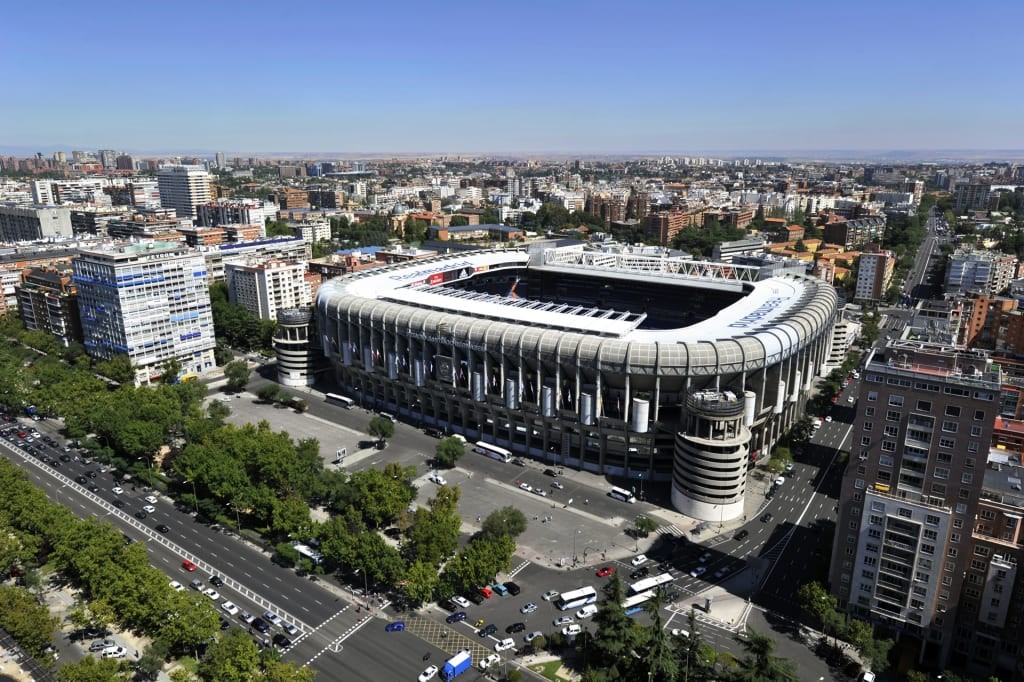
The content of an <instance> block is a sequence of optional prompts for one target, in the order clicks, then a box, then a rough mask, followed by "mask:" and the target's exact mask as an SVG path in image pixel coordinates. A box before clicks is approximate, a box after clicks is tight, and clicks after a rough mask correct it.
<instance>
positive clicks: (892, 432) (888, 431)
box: [882, 426, 900, 438]
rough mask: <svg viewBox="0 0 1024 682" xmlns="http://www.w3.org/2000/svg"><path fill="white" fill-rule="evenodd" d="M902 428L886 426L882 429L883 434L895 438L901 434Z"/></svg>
mask: <svg viewBox="0 0 1024 682" xmlns="http://www.w3.org/2000/svg"><path fill="white" fill-rule="evenodd" d="M899 432H900V429H899V427H898V426H886V427H885V428H883V429H882V434H883V435H885V436H888V437H889V438H895V437H896V436H898V435H899Z"/></svg>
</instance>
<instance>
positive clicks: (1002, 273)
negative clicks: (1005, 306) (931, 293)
mask: <svg viewBox="0 0 1024 682" xmlns="http://www.w3.org/2000/svg"><path fill="white" fill-rule="evenodd" d="M1016 272H1017V258H1016V256H1014V255H1012V254H1006V253H998V252H996V251H975V250H973V249H969V248H968V249H957V250H956V251H954V252H953V253H952V254H950V256H949V265H948V266H947V267H946V282H945V285H946V293H947V294H963V293H967V292H975V293H981V294H988V295H989V296H994V295H995V294H999V293H1002V292H1003V291H1005V290H1006V289H1007V287H1009V286H1010V282H1012V281H1013V279H1014V276H1015V275H1016Z"/></svg>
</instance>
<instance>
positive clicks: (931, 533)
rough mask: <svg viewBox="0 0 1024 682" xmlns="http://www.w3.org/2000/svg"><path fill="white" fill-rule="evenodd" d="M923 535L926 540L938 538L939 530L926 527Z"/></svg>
mask: <svg viewBox="0 0 1024 682" xmlns="http://www.w3.org/2000/svg"><path fill="white" fill-rule="evenodd" d="M921 537H923V538H924V539H925V540H938V539H939V532H938V531H937V530H932V529H931V528H925V529H924V532H923V533H921Z"/></svg>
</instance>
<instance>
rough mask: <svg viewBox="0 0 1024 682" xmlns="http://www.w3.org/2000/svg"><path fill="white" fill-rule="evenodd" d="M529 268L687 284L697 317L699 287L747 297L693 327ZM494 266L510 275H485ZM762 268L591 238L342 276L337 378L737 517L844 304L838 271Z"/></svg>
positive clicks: (346, 387)
mask: <svg viewBox="0 0 1024 682" xmlns="http://www.w3.org/2000/svg"><path fill="white" fill-rule="evenodd" d="M528 273H529V274H530V275H532V276H537V277H543V278H546V279H548V280H549V281H551V282H555V283H557V282H559V281H560V280H561V279H562V278H576V279H577V280H578V281H582V282H591V281H592V282H593V291H594V292H595V298H599V297H600V296H599V294H598V292H600V291H602V288H603V289H614V287H616V286H628V287H632V288H633V289H635V288H636V287H638V286H639V287H640V288H641V289H642V288H643V287H645V286H650V287H661V289H659V291H669V292H671V291H673V289H672V287H676V286H678V287H680V288H679V290H678V291H679V302H678V304H670V306H669V307H672V305H675V306H676V307H678V309H679V314H680V315H681V316H682V317H685V316H686V314H687V309H688V308H689V307H690V306H691V301H692V300H695V299H696V298H699V294H700V292H707V293H708V294H716V295H717V294H719V293H723V292H724V294H727V295H728V296H732V297H733V298H734V299H735V300H734V302H732V303H730V304H729V305H726V306H725V307H724V308H722V309H720V310H717V311H713V314H711V315H710V316H708V315H706V314H705V315H704V317H703V319H699V320H697V321H695V322H694V323H693V324H690V325H687V326H683V327H674V328H665V327H664V325H662V327H661V328H650V327H649V326H647V325H645V321H647V320H646V317H647V316H646V314H645V313H643V312H639V313H638V312H630V311H625V312H623V311H616V310H614V309H609V308H606V307H601V306H593V307H588V306H581V305H577V304H567V303H564V302H562V301H559V300H552V299H557V297H552V296H548V297H544V298H542V297H538V298H537V299H531V298H530V297H529V296H526V297H522V298H520V297H519V296H517V295H516V285H517V284H519V282H520V278H521V277H522V278H525V277H526V275H527V274H528ZM496 278H497V280H496V281H505V282H508V281H511V282H513V284H512V285H511V290H510V291H508V292H507V293H504V294H498V293H494V292H493V291H492V292H491V293H488V292H487V291H485V290H484V289H486V288H487V287H486V286H482V284H481V285H480V286H477V283H478V282H479V283H482V282H486V281H487V280H488V279H491V280H495V279H496ZM502 278H503V279H502ZM580 278H582V279H580ZM756 278H757V272H756V269H755V268H749V269H744V268H742V267H740V266H728V265H724V264H708V263H695V262H686V261H674V260H672V259H666V258H659V257H647V256H629V255H622V254H618V255H616V254H611V255H608V254H603V255H602V254H596V255H595V254H594V253H592V252H589V251H587V250H584V249H581V248H579V247H564V248H558V249H549V250H547V251H545V252H544V253H543V258H542V261H540V262H537V261H536V258H534V262H531V257H530V256H529V255H528V254H526V253H525V252H522V251H512V250H504V251H480V252H471V253H469V254H465V253H462V254H457V255H453V256H442V257H437V258H431V259H428V260H420V261H413V262H408V263H402V264H399V265H393V266H388V267H384V268H377V269H373V270H369V271H363V272H360V273H355V274H352V275H348V276H345V277H342V278H338V279H335V280H331V281H328V282H326V283H325V284H323V285H322V286H321V287H320V290H319V292H318V295H317V314H318V316H319V319H318V322H319V324H318V326H319V329H320V332H321V334H322V335H323V337H322V342H323V349H324V354H325V356H326V357H327V359H328V360H329V362H330V364H331V367H332V368H333V370H334V373H335V376H336V379H337V382H338V384H339V385H340V386H341V387H342V390H343V391H345V392H347V393H348V394H349V395H351V396H352V397H353V398H354V399H355V400H356V401H357V402H359V403H360V404H362V405H363V406H365V407H370V408H376V409H381V410H386V411H388V412H391V413H393V414H396V415H399V416H401V418H403V419H404V420H406V421H409V422H410V423H413V424H415V425H417V426H420V427H428V426H429V427H434V428H439V429H442V430H445V431H448V432H452V433H460V434H462V435H464V436H465V437H466V438H467V439H469V440H470V441H474V440H484V441H487V442H490V443H493V444H495V445H499V446H501V447H504V448H507V449H509V450H511V451H513V452H514V453H516V454H518V455H521V456H527V457H530V458H533V459H536V460H539V461H542V462H544V463H549V464H552V465H560V466H564V467H573V468H577V469H585V470H589V471H593V472H595V473H599V474H605V475H610V476H617V477H622V478H625V479H628V480H629V481H630V482H632V481H637V482H639V481H640V479H642V480H643V481H650V480H657V481H671V482H672V503H673V505H674V506H675V507H676V508H677V509H679V510H680V511H682V512H684V513H686V514H687V515H690V516H694V517H696V518H702V519H707V520H719V519H730V518H734V517H735V516H738V515H740V514H742V513H743V512H742V507H743V493H744V490H745V486H746V475H747V468H748V466H749V464H750V462H752V461H756V459H757V457H758V456H759V455H760V454H761V453H764V452H768V451H770V449H771V447H772V446H773V445H774V444H775V442H776V441H777V440H778V438H779V436H780V435H781V434H782V433H783V432H784V431H785V430H786V429H787V428H788V427H789V425H790V424H791V423H792V422H793V420H794V419H796V418H798V417H799V416H800V415H801V414H802V411H803V407H804V403H805V396H806V394H807V391H808V390H809V389H810V387H811V382H812V380H813V377H814V376H815V375H816V374H818V373H819V371H820V369H821V368H822V366H823V365H824V363H825V362H826V360H827V358H828V354H829V350H830V348H829V345H830V342H831V338H832V334H831V331H832V326H833V324H834V321H835V317H836V312H837V297H836V295H835V292H834V291H833V289H832V287H831V286H829V285H828V284H827V283H825V282H823V281H820V280H817V279H813V278H810V277H805V276H801V275H786V276H779V277H771V278H768V279H765V280H760V281H758V280H757V279H756ZM664 287H669V288H667V289H665V288H664ZM490 288H491V289H492V290H493V289H494V286H493V285H491V287H490ZM662 298H664V297H662ZM577 303H578V302H577ZM655 304H656V302H655ZM661 304H662V306H664V305H665V302H664V301H662V303H661ZM693 305H695V304H693ZM705 313H706V311H705ZM619 485H622V483H621V482H620V483H619ZM626 485H630V483H627V484H626ZM634 485H635V484H634ZM641 487H642V486H641Z"/></svg>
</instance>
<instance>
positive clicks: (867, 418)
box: [829, 341, 1020, 670]
mask: <svg viewBox="0 0 1024 682" xmlns="http://www.w3.org/2000/svg"><path fill="white" fill-rule="evenodd" d="M1000 387H1001V370H1000V367H999V365H997V364H993V363H992V362H991V361H990V360H989V358H988V357H987V355H986V354H984V353H983V352H977V351H951V350H950V349H949V347H948V346H940V345H932V344H926V343H921V342H910V341H902V342H895V343H892V344H890V345H889V346H888V347H887V348H886V349H885V350H884V351H882V352H878V353H875V354H873V355H871V356H869V357H868V360H867V363H866V366H865V369H864V383H863V386H862V387H861V390H860V398H859V400H858V402H857V416H856V419H855V421H854V425H853V438H852V442H851V446H850V460H849V463H848V464H847V466H846V471H845V473H844V477H843V483H842V492H841V493H840V498H839V519H838V522H837V526H836V532H835V541H834V547H833V552H832V565H831V569H830V576H829V578H830V580H829V582H830V585H831V590H832V592H833V594H834V595H835V596H836V597H837V598H838V600H839V603H840V605H841V606H842V607H844V608H845V609H846V610H847V611H848V613H849V614H850V615H851V616H854V617H856V618H860V619H864V620H867V621H870V622H873V623H875V624H877V625H881V626H883V627H887V628H890V629H891V630H893V631H897V632H900V633H902V634H901V637H903V638H904V639H905V638H907V637H913V638H916V639H917V640H918V642H919V644H920V650H919V651H920V657H919V661H925V660H927V661H929V662H930V663H932V664H935V663H937V664H938V666H939V669H940V670H941V669H942V667H943V666H944V665H946V663H947V662H948V660H949V656H950V652H951V648H952V645H953V641H954V639H956V638H957V637H958V636H959V633H961V631H962V630H963V628H965V627H966V628H973V627H975V626H976V625H977V623H976V622H975V621H974V620H973V619H971V618H967V619H965V618H964V616H965V614H964V612H963V609H962V608H960V607H959V606H958V605H961V604H962V600H963V599H965V598H967V595H968V592H967V588H968V587H972V589H973V587H974V586H972V585H971V584H970V583H969V581H968V578H967V576H968V572H969V571H970V570H972V566H974V565H975V564H976V563H977V562H979V561H981V560H982V559H983V557H981V556H979V555H978V553H977V550H976V547H975V543H974V541H973V537H972V532H973V530H974V528H975V524H976V523H977V520H978V518H979V516H978V514H979V508H980V502H981V498H982V491H983V481H984V479H985V473H984V472H985V468H986V458H987V456H988V454H989V446H990V443H991V440H992V430H993V425H994V422H995V419H996V416H997V415H998V413H999V403H1000ZM985 563H986V565H987V562H985ZM990 579H991V580H994V579H995V578H994V576H992V577H991V578H984V579H983V580H982V582H981V583H979V584H978V585H977V589H980V590H984V589H987V585H988V580H990ZM1009 597H1010V595H1009V594H1007V595H1006V598H1007V599H1009ZM1017 603H1018V605H1019V603H1020V602H1019V600H1018V601H1017Z"/></svg>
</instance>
